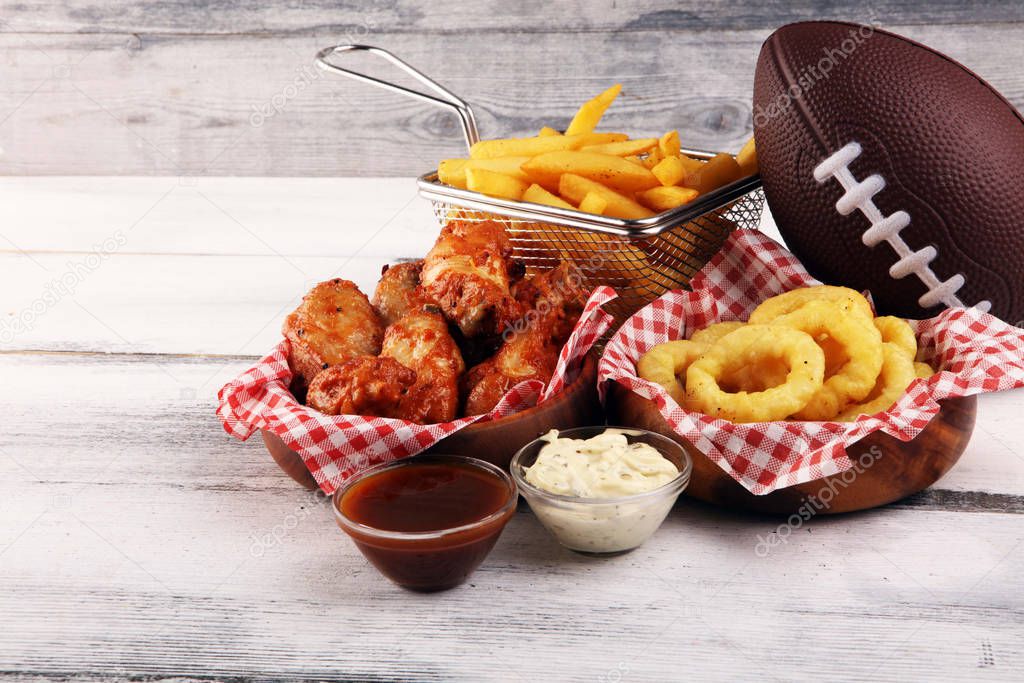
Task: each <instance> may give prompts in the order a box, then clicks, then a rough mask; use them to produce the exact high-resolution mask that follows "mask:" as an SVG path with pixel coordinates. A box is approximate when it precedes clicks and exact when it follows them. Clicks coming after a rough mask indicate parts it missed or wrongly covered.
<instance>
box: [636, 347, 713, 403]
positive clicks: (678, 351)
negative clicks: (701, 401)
mask: <svg viewBox="0 0 1024 683" xmlns="http://www.w3.org/2000/svg"><path fill="white" fill-rule="evenodd" d="M706 350H707V348H706V347H705V346H704V345H703V344H695V343H694V342H692V341H686V340H680V341H670V342H666V343H664V344H658V345H657V346H655V347H653V348H652V349H651V350H650V351H648V352H647V353H645V354H644V355H642V356H640V360H639V361H637V364H636V371H637V374H638V375H640V376H641V377H642V378H644V379H646V380H648V381H650V382H654V383H655V384H659V385H661V387H662V388H664V389H665V391H667V392H668V395H669V396H671V397H672V398H673V399H674V400H675V402H676V403H678V404H679V405H682V404H683V401H684V400H685V399H686V393H685V391H684V390H683V384H682V383H680V381H679V375H684V376H685V374H686V370H687V368H689V367H690V363H692V362H694V361H695V360H697V359H698V358H699V357H700V355H701V354H702V353H704V351H706Z"/></svg>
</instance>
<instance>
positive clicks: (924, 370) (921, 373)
mask: <svg viewBox="0 0 1024 683" xmlns="http://www.w3.org/2000/svg"><path fill="white" fill-rule="evenodd" d="M914 374H916V375H917V376H918V377H920V378H921V379H928V378H929V377H931V376H932V375H934V374H935V369H934V368H933V367H932V366H930V365H928V364H927V363H917V362H915V363H914Z"/></svg>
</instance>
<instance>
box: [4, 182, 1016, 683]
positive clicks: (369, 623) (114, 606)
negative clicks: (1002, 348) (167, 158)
mask: <svg viewBox="0 0 1024 683" xmlns="http://www.w3.org/2000/svg"><path fill="white" fill-rule="evenodd" d="M435 233H436V228H435V227H434V225H432V223H431V219H430V215H429V208H428V207H427V206H426V204H425V202H423V201H422V200H420V199H418V198H417V197H416V194H415V187H414V184H413V183H412V181H411V180H395V179H390V180H376V179H364V180H344V181H343V180H331V179H317V180H298V179H208V178H201V179H192V178H185V179H178V178H134V179H111V178H49V179H47V178H35V179H19V178H6V179H3V180H2V182H0V297H2V298H0V349H2V352H0V368H2V369H0V378H2V379H0V382H2V383H0V386H2V394H0V408H2V425H3V428H2V431H0V679H5V680H6V679H12V680H13V679H21V678H23V677H32V676H44V677H55V676H63V677H70V678H72V679H96V678H102V679H106V678H127V677H135V678H141V677H146V678H149V677H155V678H163V677H183V678H212V679H227V678H232V679H235V678H237V679H248V678H287V679H344V680H348V679H374V680H400V679H403V680H404V679H417V680H437V681H442V680H443V681H451V680H466V681H485V680H487V681H489V680H522V681H535V680H586V681H620V680H621V681H644V680H657V681H665V680H700V679H717V680H740V679H768V680H787V681H788V680H795V679H821V678H834V679H844V680H863V679H868V678H879V679H892V680H911V679H926V678H943V679H946V680H967V679H978V680H1007V679H1013V678H1016V679H1017V680H1020V679H1021V677H1022V676H1024V578H1022V573H1021V572H1020V571H1019V568H1020V566H1021V563H1022V561H1024V456H1022V454H1021V452H1022V449H1021V441H1022V436H1024V426H1022V422H1021V417H1020V416H1021V413H1022V411H1024V392H1021V393H1017V394H1004V395H997V396H988V397H984V398H983V400H982V401H981V402H980V406H979V411H980V416H979V421H978V427H977V430H976V433H975V435H974V439H973V441H972V442H971V445H970V448H969V450H968V452H967V453H966V454H965V455H964V457H963V459H962V460H961V462H960V464H959V465H958V466H957V467H956V468H955V469H954V471H953V472H952V473H950V474H949V475H948V476H947V477H946V478H945V479H943V480H942V481H941V482H939V484H938V485H937V486H936V487H934V488H933V489H932V490H930V491H927V492H925V493H923V494H921V495H919V496H916V497H914V498H912V499H910V500H907V501H903V502H902V503H899V504H897V505H893V506H890V507H887V508H885V509H879V510H874V511H870V512H866V513H861V514H855V515H849V516H845V517H842V518H838V519H829V518H816V519H813V520H811V521H810V522H808V523H807V524H805V525H803V527H802V528H800V529H799V530H797V531H796V532H794V533H793V534H792V535H791V536H789V538H788V539H787V541H786V542H785V543H782V544H780V545H778V546H777V547H774V548H773V549H772V551H771V552H770V553H769V554H768V555H767V556H766V557H761V556H759V555H758V553H757V552H756V549H757V545H758V542H759V538H764V537H767V536H768V535H770V534H771V533H773V532H774V531H775V530H776V529H777V527H778V525H779V523H780V520H778V519H770V518H763V517H753V516H744V515H739V514H731V513H728V512H723V511H720V510H716V509H711V508H709V507H706V506H702V505H698V504H694V503H685V502H684V503H682V504H680V505H679V506H678V508H677V509H676V510H675V511H674V512H673V513H672V515H671V516H670V518H669V519H668V521H667V522H666V524H665V526H664V527H663V528H662V529H661V531H660V532H659V533H658V534H657V535H656V536H655V538H653V539H652V540H651V541H650V542H649V543H648V544H647V545H645V546H644V547H642V548H641V549H639V550H637V551H636V552H634V553H631V554H628V555H625V556H622V557H617V558H613V559H588V558H584V557H581V556H578V555H574V554H572V553H570V552H568V551H565V550H563V549H561V548H560V547H559V546H557V545H556V544H555V542H554V541H553V540H552V539H551V538H550V537H549V536H547V534H546V533H545V532H544V531H543V530H542V529H541V527H540V526H539V524H538V522H537V521H536V519H535V518H534V517H533V516H532V515H531V514H529V513H528V512H523V513H521V514H518V515H516V518H515V519H514V520H513V522H512V523H511V524H510V525H509V527H508V529H507V531H506V533H505V535H504V536H503V537H502V539H501V541H500V542H499V544H498V546H497V547H496V549H495V551H494V553H493V554H492V555H491V557H490V558H489V559H488V561H487V562H486V564H485V566H483V567H482V568H481V569H480V571H479V572H478V573H477V574H476V575H475V576H474V577H473V579H472V582H471V583H470V584H468V585H465V586H463V587H461V588H458V589H456V590H453V591H450V592H447V593H443V594H436V595H416V594H411V593H407V592H404V591H402V590H400V589H398V588H395V587H394V586H392V585H390V584H388V583H387V582H385V581H384V580H383V579H381V577H380V576H379V575H378V574H377V573H376V571H374V570H373V569H372V568H371V567H369V566H368V565H367V563H366V562H365V561H364V560H363V558H362V557H361V556H360V555H359V554H358V552H357V551H356V550H355V548H354V547H353V546H352V545H351V544H350V543H349V542H348V540H347V539H346V538H344V537H343V536H342V534H341V533H340V532H339V531H338V530H337V529H336V528H335V527H334V526H333V523H332V519H331V515H330V512H329V509H328V507H327V505H325V504H324V502H323V500H322V499H319V498H318V497H316V496H313V495H311V494H309V493H306V492H304V491H302V490H300V489H299V488H298V487H297V486H296V485H295V484H293V483H292V482H291V481H290V480H289V479H287V478H286V477H285V476H284V475H283V474H281V472H280V471H279V470H278V469H277V467H276V466H275V465H274V464H273V462H271V460H270V458H269V457H268V456H267V454H266V452H265V451H264V450H263V447H262V445H261V444H259V443H258V440H253V441H250V442H249V443H245V444H242V443H238V442H236V441H233V440H231V439H229V438H228V437H227V436H226V435H225V434H224V432H223V431H222V429H221V427H220V424H219V423H218V421H217V419H216V417H215V415H214V407H215V392H216V390H217V389H218V388H219V387H220V386H221V385H222V384H223V383H224V382H225V381H226V380H228V379H230V378H231V377H232V376H233V375H234V374H235V373H237V372H238V371H239V370H241V369H242V368H244V367H245V366H246V365H247V364H248V363H249V362H250V361H251V359H252V357H254V356H255V355H257V354H260V353H263V352H264V351H266V350H267V349H269V348H270V347H271V346H272V345H273V343H274V342H275V341H276V339H277V335H278V327H279V324H280V320H281V318H282V316H283V314H284V313H285V312H286V311H287V310H289V309H290V308H291V307H292V306H294V305H295V303H296V302H297V300H298V298H299V297H300V296H301V294H302V293H303V292H304V291H305V289H306V288H307V287H308V286H309V285H310V284H311V283H313V282H314V281H318V280H321V279H324V278H327V277H329V276H332V275H335V274H341V275H344V276H345V277H348V278H351V279H354V280H356V281H358V282H359V283H360V284H362V285H364V286H366V287H369V286H371V285H372V283H373V282H374V280H375V276H376V274H377V273H378V272H379V268H380V265H381V264H382V263H384V262H386V261H388V260H389V259H393V258H395V257H399V256H414V255H420V254H423V253H424V252H425V251H426V249H427V248H428V247H429V245H430V244H431V243H432V241H433V238H434V236H435ZM104 244H106V246H104ZM96 249H100V250H101V251H103V250H105V252H106V253H104V254H103V255H98V254H97V253H96V252H95V250H96ZM61 283H63V284H61ZM62 287H63V289H62Z"/></svg>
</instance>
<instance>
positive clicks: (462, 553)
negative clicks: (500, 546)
mask: <svg viewBox="0 0 1024 683" xmlns="http://www.w3.org/2000/svg"><path fill="white" fill-rule="evenodd" d="M518 498H519V495H518V492H517V490H516V484H515V482H514V481H512V478H511V477H510V476H509V475H508V474H507V473H506V472H504V471H503V470H501V469H499V468H497V467H495V466H494V465H492V464H490V463H487V462H484V461H483V460H477V459H475V458H466V457H462V456H456V455H421V456H414V457H410V458H403V459H401V460H396V461H395V462H392V463H388V464H386V465H378V466H377V467H372V468H370V469H368V470H365V471H364V472H361V473H359V474H357V475H356V476H354V477H352V478H351V479H350V480H349V481H348V482H346V483H345V485H344V486H342V487H341V488H339V489H338V490H337V491H336V492H335V494H334V501H333V502H334V516H335V518H336V519H337V521H338V526H340V527H341V529H342V531H344V532H345V533H346V534H348V535H349V536H350V537H351V538H352V540H353V541H354V542H355V544H356V547H357V548H359V550H360V552H362V553H363V555H364V556H365V557H366V559H368V560H369V561H370V562H371V563H372V564H373V566H375V567H376V568H377V569H378V570H379V571H380V573H381V574H383V575H384V576H386V577H387V578H389V579H391V580H392V581H393V582H395V583H397V584H398V585H399V586H402V587H404V588H409V589H411V590H417V591H438V590H445V589H447V588H453V587H455V586H457V585H459V584H460V583H462V582H463V581H465V580H466V579H467V578H469V576H470V574H472V573H473V572H474V571H475V570H476V568H477V567H479V566H480V563H481V562H483V560H484V558H485V557H487V555H488V553H490V552H491V549H492V548H493V547H494V544H495V542H496V541H497V540H498V537H499V536H500V535H501V532H502V530H503V529H504V528H505V525H506V524H507V523H508V521H509V519H511V518H512V515H513V514H514V513H515V511H516V502H517V501H518Z"/></svg>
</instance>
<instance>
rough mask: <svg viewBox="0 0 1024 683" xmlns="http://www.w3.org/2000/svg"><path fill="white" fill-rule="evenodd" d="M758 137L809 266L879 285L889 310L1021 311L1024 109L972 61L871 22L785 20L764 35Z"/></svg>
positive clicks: (1016, 314)
mask: <svg viewBox="0 0 1024 683" xmlns="http://www.w3.org/2000/svg"><path fill="white" fill-rule="evenodd" d="M754 136H755V138H756V140H757V153H758V159H759V162H760V167H761V175H762V179H763V181H764V190H765V196H766V198H767V200H768V205H769V207H770V208H771V211H772V214H773V216H774V217H775V220H776V222H777V224H778V227H779V232H780V233H781V234H782V236H783V237H784V238H785V239H786V242H787V245H788V246H789V247H790V249H791V250H792V251H793V253H795V254H796V255H797V257H798V258H800V259H801V260H802V261H803V262H804V264H805V265H806V266H807V268H808V270H809V271H810V272H811V274H813V275H814V276H815V277H817V278H818V279H820V280H822V281H824V282H827V283H830V284H842V285H846V286H849V287H853V288H855V289H859V290H870V291H871V294H872V296H873V297H874V300H875V304H876V306H877V307H878V310H879V313H880V314H891V315H900V316H904V317H909V318H923V317H929V316H932V315H935V314H936V313H938V312H939V311H940V310H942V309H943V308H944V307H950V306H978V307H979V308H981V309H982V310H990V311H991V312H992V313H993V314H995V315H997V316H999V317H1000V318H1002V319H1003V320H1005V321H1007V322H1010V323H1012V324H1015V325H1022V324H1024V323H1022V320H1024V287H1022V279H1024V278H1022V270H1024V118H1022V117H1021V115H1020V113H1019V112H1017V110H1016V109H1014V107H1013V105H1011V104H1010V103H1009V102H1007V101H1006V99H1005V98H1003V97H1002V96H1001V95H1000V94H999V93H998V92H996V91H995V90H994V89H993V88H992V87H991V86H990V85H988V84H987V83H986V82H985V81H983V80H982V79H981V78H979V77H978V76H977V75H975V74H973V73H972V72H970V71H969V70H967V69H966V68H965V67H963V66H961V65H960V64H958V63H957V62H956V61H954V60H952V59H950V58H949V57H946V56H944V55H941V54H939V53H938V52H936V51H934V50H932V49H930V48H928V47H925V46H923V45H920V44H918V43H915V42H913V41H911V40H908V39H906V38H903V37H900V36H897V35H894V34H892V33H888V32H886V31H882V30H879V29H876V28H872V27H868V26H859V25H856V24H847V23H839V22H805V23H798V24H791V25H788V26H784V27H782V28H780V29H779V30H778V31H776V32H775V33H773V34H772V35H771V36H770V37H769V38H768V40H767V41H766V42H765V44H764V46H763V48H762V49H761V54H760V57H759V59H758V63H757V73H756V76H755V81H754Z"/></svg>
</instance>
